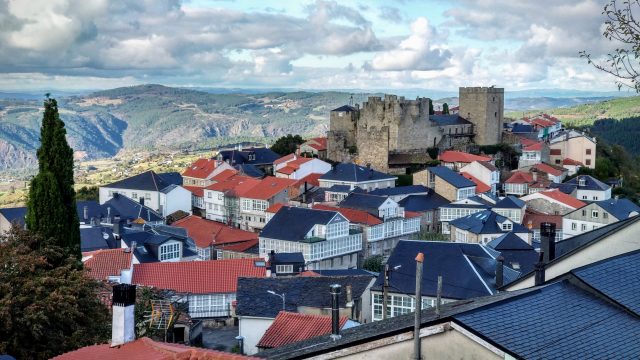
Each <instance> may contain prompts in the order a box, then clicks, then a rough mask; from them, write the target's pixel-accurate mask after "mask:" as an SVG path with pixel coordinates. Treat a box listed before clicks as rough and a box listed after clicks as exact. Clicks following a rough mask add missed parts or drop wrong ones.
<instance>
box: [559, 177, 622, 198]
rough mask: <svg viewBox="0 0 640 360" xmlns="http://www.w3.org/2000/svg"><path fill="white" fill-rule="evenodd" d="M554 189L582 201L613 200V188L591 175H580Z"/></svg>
mask: <svg viewBox="0 0 640 360" xmlns="http://www.w3.org/2000/svg"><path fill="white" fill-rule="evenodd" d="M554 187H557V188H558V189H560V191H562V192H564V193H565V194H570V195H571V196H573V197H575V198H576V199H578V200H582V201H602V200H609V199H611V186H609V185H607V184H605V183H603V182H602V181H600V180H598V179H596V178H594V177H593V176H590V175H579V176H576V177H574V178H573V179H571V180H568V181H566V182H564V183H562V184H555V185H554Z"/></svg>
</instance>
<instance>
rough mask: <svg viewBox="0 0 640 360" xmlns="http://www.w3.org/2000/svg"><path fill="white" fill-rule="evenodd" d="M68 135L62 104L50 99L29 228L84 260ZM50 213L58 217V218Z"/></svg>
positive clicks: (31, 194)
mask: <svg viewBox="0 0 640 360" xmlns="http://www.w3.org/2000/svg"><path fill="white" fill-rule="evenodd" d="M66 133H67V131H66V129H65V126H64V122H63V121H62V120H60V115H59V114H58V103H57V102H56V100H55V99H51V98H48V97H47V99H46V100H45V102H44V115H43V118H42V127H41V128H40V148H39V149H38V152H37V156H38V170H39V172H38V174H37V175H36V176H35V177H34V178H33V180H32V181H31V187H30V190H29V200H28V206H27V217H26V224H27V228H28V229H30V230H32V231H34V232H37V233H40V234H41V235H42V236H43V237H44V238H49V237H53V238H55V239H56V241H57V242H58V244H59V245H60V246H61V247H62V248H63V249H65V250H66V251H67V252H68V253H70V254H73V255H74V256H76V257H77V258H78V259H80V257H81V253H80V222H79V220H78V213H77V210H76V199H75V190H74V188H73V185H74V180H73V149H72V148H71V147H70V146H69V143H68V142H67V139H66ZM55 193H57V194H55ZM49 214H55V217H53V216H52V215H49ZM43 216H44V218H42V217H43Z"/></svg>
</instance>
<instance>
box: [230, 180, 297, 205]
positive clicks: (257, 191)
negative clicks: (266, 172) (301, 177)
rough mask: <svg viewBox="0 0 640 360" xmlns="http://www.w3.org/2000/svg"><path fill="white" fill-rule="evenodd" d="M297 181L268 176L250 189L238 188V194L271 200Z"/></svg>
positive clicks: (244, 196)
mask: <svg viewBox="0 0 640 360" xmlns="http://www.w3.org/2000/svg"><path fill="white" fill-rule="evenodd" d="M295 183H296V180H291V179H283V178H277V177H274V176H267V177H265V178H264V179H262V180H260V181H259V183H258V184H256V185H255V186H252V187H250V188H249V189H246V190H244V191H243V190H238V192H237V195H238V196H239V197H243V198H248V199H259V200H269V199H271V198H272V197H274V196H275V195H276V194H278V193H280V192H281V191H284V190H285V189H287V188H289V187H290V186H292V185H294V184H295Z"/></svg>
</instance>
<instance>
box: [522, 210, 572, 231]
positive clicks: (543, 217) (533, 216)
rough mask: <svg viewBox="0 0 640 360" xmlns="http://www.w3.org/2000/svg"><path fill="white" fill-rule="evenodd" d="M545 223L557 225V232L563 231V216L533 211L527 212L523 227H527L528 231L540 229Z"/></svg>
mask: <svg viewBox="0 0 640 360" xmlns="http://www.w3.org/2000/svg"><path fill="white" fill-rule="evenodd" d="M543 222H550V223H554V224H556V230H560V229H562V215H548V214H542V213H538V212H535V211H532V210H527V211H526V212H525V214H524V220H522V225H524V226H526V227H527V228H528V229H540V224H541V223H543Z"/></svg>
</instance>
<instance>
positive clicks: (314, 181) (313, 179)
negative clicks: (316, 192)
mask: <svg viewBox="0 0 640 360" xmlns="http://www.w3.org/2000/svg"><path fill="white" fill-rule="evenodd" d="M322 175H323V174H316V173H313V174H309V175H307V176H305V177H303V178H302V179H300V180H298V182H297V183H296V184H295V185H296V186H299V185H304V183H305V182H307V183H308V184H309V185H312V186H320V176H322Z"/></svg>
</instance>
